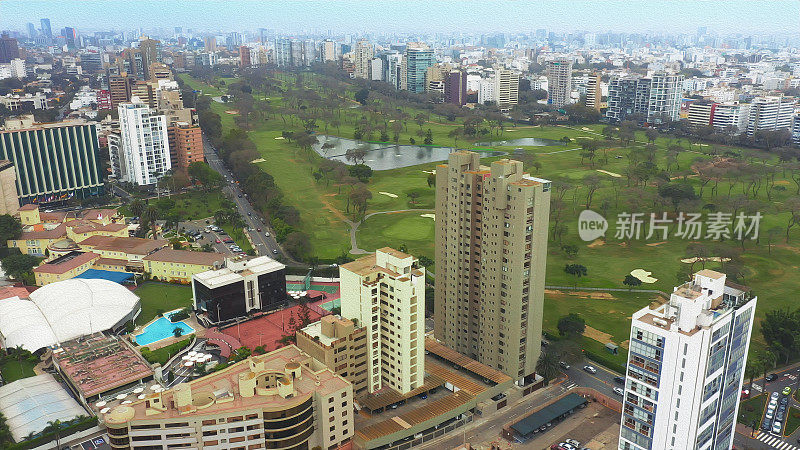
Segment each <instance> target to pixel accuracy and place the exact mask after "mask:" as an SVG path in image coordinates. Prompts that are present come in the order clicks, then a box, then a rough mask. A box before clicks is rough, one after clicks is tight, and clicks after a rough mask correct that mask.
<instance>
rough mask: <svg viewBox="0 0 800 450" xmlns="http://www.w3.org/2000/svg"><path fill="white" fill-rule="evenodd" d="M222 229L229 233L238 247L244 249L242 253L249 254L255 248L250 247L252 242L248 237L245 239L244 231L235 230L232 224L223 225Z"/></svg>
mask: <svg viewBox="0 0 800 450" xmlns="http://www.w3.org/2000/svg"><path fill="white" fill-rule="evenodd" d="M220 228H222V229H223V230H225V232H226V233H228V236H230V237H231V239H233V242H235V243H236V245H238V246H239V248H241V249H242V251H244V252H248V251H250V250H252V249H253V246H252V245H250V241H248V240H247V237H245V235H244V231H243V230H242V229H241V228H234V227H233V226H232V225H230V224H226V225H222V226H220Z"/></svg>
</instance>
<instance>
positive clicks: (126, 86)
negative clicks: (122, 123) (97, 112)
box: [108, 73, 132, 108]
mask: <svg viewBox="0 0 800 450" xmlns="http://www.w3.org/2000/svg"><path fill="white" fill-rule="evenodd" d="M131 84H132V83H131V79H130V78H129V77H128V75H127V73H122V74H120V75H109V76H108V92H109V95H110V96H111V106H112V108H116V107H117V106H119V105H120V104H121V103H126V102H129V101H130V100H131Z"/></svg>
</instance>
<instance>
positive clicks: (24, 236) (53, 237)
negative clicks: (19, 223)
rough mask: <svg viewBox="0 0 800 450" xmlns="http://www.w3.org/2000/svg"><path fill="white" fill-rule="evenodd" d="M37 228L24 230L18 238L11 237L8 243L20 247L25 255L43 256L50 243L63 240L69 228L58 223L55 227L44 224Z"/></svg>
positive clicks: (10, 245)
mask: <svg viewBox="0 0 800 450" xmlns="http://www.w3.org/2000/svg"><path fill="white" fill-rule="evenodd" d="M37 228H38V229H36V230H34V229H30V230H29V231H23V232H22V233H21V234H20V235H19V238H18V239H9V240H8V243H7V245H8V246H9V247H13V248H18V249H19V251H20V252H22V254H24V255H42V256H43V255H45V250H47V247H48V246H49V245H50V244H53V243H55V242H58V241H61V240H63V239H64V237H65V236H66V234H67V231H66V230H67V229H66V227H65V226H64V225H58V226H56V227H54V228H45V227H43V226H39V227H37Z"/></svg>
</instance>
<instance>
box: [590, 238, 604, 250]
mask: <svg viewBox="0 0 800 450" xmlns="http://www.w3.org/2000/svg"><path fill="white" fill-rule="evenodd" d="M605 244H606V241H604V240H602V239H595V240H593V241H592V242H591V244H587V245H586V246H587V247H589V248H595V247H600V246H602V245H605Z"/></svg>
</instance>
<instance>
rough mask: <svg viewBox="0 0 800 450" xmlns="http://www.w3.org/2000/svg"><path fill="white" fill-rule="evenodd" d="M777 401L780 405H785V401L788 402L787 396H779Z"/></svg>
mask: <svg viewBox="0 0 800 450" xmlns="http://www.w3.org/2000/svg"><path fill="white" fill-rule="evenodd" d="M778 403H780V404H781V406H783V405H786V404H787V403H789V397H781V399H780V400H779V401H778Z"/></svg>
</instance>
